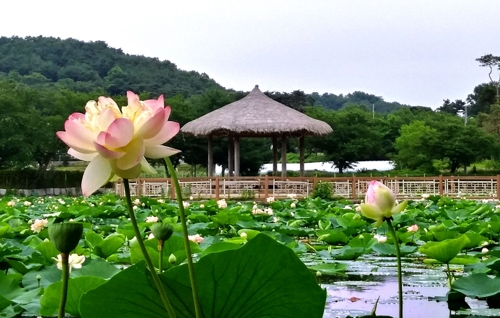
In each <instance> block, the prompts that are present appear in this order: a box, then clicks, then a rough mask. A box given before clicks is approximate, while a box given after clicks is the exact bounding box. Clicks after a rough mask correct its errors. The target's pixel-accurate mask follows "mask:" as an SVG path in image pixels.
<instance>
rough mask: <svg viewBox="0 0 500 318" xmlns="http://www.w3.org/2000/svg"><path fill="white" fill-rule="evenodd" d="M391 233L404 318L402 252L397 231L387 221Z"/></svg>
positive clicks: (399, 297)
mask: <svg viewBox="0 0 500 318" xmlns="http://www.w3.org/2000/svg"><path fill="white" fill-rule="evenodd" d="M386 221H387V225H388V227H389V231H390V232H391V235H392V239H393V241H394V247H395V248H396V259H397V264H398V302H399V318H403V278H402V275H401V252H400V251H399V240H398V236H397V235H396V231H395V230H394V227H393V226H392V222H391V219H386Z"/></svg>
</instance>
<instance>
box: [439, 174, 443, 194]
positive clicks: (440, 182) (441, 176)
mask: <svg viewBox="0 0 500 318" xmlns="http://www.w3.org/2000/svg"><path fill="white" fill-rule="evenodd" d="M438 187H439V195H440V196H443V194H444V184H443V175H442V174H440V175H439V185H438Z"/></svg>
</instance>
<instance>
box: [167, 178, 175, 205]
mask: <svg viewBox="0 0 500 318" xmlns="http://www.w3.org/2000/svg"><path fill="white" fill-rule="evenodd" d="M168 180H169V182H170V200H172V201H173V200H175V185H174V180H172V178H169V179H168Z"/></svg>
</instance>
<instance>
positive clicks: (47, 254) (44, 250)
mask: <svg viewBox="0 0 500 318" xmlns="http://www.w3.org/2000/svg"><path fill="white" fill-rule="evenodd" d="M36 250H37V251H39V252H40V254H41V255H42V256H43V258H44V260H45V263H46V264H52V263H54V260H53V259H52V257H56V256H57V254H59V251H58V250H57V248H56V246H55V245H54V243H52V242H51V241H43V242H41V243H40V244H38V246H37V247H36Z"/></svg>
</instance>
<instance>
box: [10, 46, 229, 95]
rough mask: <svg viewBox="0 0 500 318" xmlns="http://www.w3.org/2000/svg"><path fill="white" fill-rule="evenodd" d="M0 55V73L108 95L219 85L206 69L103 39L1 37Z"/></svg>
mask: <svg viewBox="0 0 500 318" xmlns="http://www.w3.org/2000/svg"><path fill="white" fill-rule="evenodd" d="M0 57H1V58H0V78H3V79H13V80H16V81H19V82H23V83H26V84H28V85H34V86H41V87H47V86H49V85H51V84H55V85H57V86H60V87H65V88H69V89H71V90H73V91H80V92H96V91H99V90H102V91H105V92H107V93H108V94H110V95H122V94H124V93H125V92H126V91H127V90H132V91H134V92H138V93H145V92H147V93H151V94H153V95H160V94H165V95H166V96H167V97H168V96H175V95H177V94H181V95H183V96H185V97H187V96H190V95H193V94H199V93H202V92H204V91H205V90H207V89H211V88H221V86H220V85H218V84H217V83H216V82H215V81H214V80H212V79H210V78H209V77H208V76H207V75H206V74H199V73H197V72H187V71H182V70H179V69H178V68H177V66H176V65H175V64H173V63H171V62H169V61H160V60H158V59H157V58H149V57H144V56H141V57H138V56H133V55H129V54H125V53H123V52H122V50H121V49H114V48H110V47H108V45H107V44H106V43H105V42H102V41H96V42H87V43H86V42H82V41H78V40H75V39H67V40H60V39H55V38H46V37H41V36H39V37H27V38H19V37H12V38H7V37H0Z"/></svg>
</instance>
